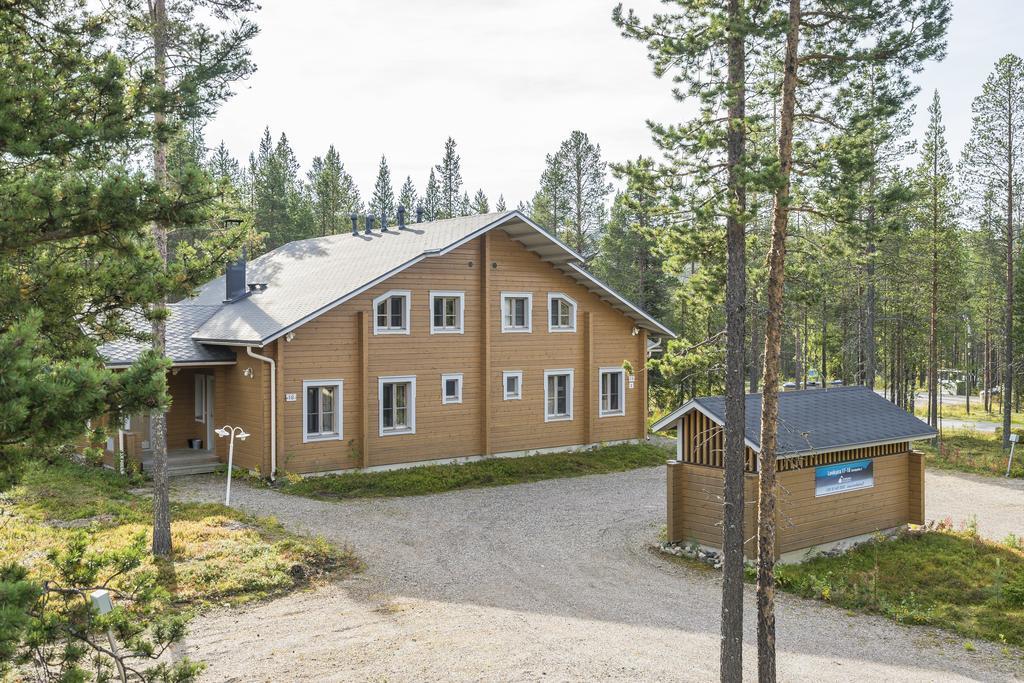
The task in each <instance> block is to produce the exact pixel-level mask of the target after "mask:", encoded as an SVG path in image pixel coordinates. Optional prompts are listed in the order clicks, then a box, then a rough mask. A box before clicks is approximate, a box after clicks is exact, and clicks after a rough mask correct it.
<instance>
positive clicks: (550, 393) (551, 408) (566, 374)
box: [544, 370, 572, 422]
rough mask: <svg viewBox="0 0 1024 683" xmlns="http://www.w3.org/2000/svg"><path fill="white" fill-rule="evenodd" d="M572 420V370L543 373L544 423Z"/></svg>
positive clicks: (546, 371)
mask: <svg viewBox="0 0 1024 683" xmlns="http://www.w3.org/2000/svg"><path fill="white" fill-rule="evenodd" d="M571 419H572V370H545V371H544V421H545V422H553V421H555V420H571Z"/></svg>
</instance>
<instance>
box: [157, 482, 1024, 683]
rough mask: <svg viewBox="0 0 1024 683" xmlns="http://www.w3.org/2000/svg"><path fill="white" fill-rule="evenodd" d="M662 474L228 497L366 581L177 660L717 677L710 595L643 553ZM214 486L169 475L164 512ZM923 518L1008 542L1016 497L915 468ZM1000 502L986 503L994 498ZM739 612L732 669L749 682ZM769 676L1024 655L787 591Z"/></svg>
mask: <svg viewBox="0 0 1024 683" xmlns="http://www.w3.org/2000/svg"><path fill="white" fill-rule="evenodd" d="M664 476H665V475H664V470H663V468H651V469H643V470H635V471H632V472H626V473H621V474H612V475H601V476H590V477H581V478H577V479H562V480H553V481H545V482H538V483H534V484H523V485H517V486H507V487H501V488H491V489H478V490H470V491H462V492H456V493H448V494H441V495H435V496H422V497H413V498H397V499H380V500H360V501H347V502H342V503H329V502H319V501H313V500H309V499H305V498H298V497H293V496H287V495H284V494H280V493H277V492H275V491H270V490H265V489H254V488H251V487H248V486H246V485H244V484H240V483H236V484H235V485H234V487H233V491H232V500H233V502H234V503H235V504H236V505H239V506H241V507H243V508H245V509H246V510H249V511H251V512H255V513H258V514H263V515H273V516H275V517H277V519H279V520H280V521H281V522H282V523H283V524H285V525H286V526H287V527H289V528H292V529H295V530H297V531H304V532H309V533H316V534H321V535H323V536H325V537H326V538H327V539H329V540H331V541H332V542H335V543H343V544H349V545H351V546H353V547H354V549H355V550H356V552H357V554H358V555H359V556H360V557H361V558H362V559H363V560H364V561H365V562H366V564H367V570H366V572H365V573H363V574H362V575H359V576H357V577H354V578H352V579H348V580H345V581H341V582H338V583H336V584H333V585H330V586H327V587H322V588H319V589H317V590H314V591H306V592H300V593H297V594H293V595H291V596H288V597H285V598H282V599H279V600H275V601H273V602H269V603H266V604H261V605H254V606H250V607H246V608H243V609H236V610H217V611H214V612H211V613H209V614H206V615H204V616H201V617H199V618H198V619H197V620H195V621H194V622H193V624H192V626H191V634H190V635H189V637H188V640H187V643H186V647H185V651H186V652H187V653H188V654H189V656H192V657H195V658H198V659H201V660H203V661H205V662H207V664H208V666H209V668H208V669H207V671H206V674H205V675H204V680H209V681H243V680H244V681H284V680H318V681H433V680H453V681H539V680H544V681H569V680H580V679H597V680H620V681H626V680H628V681H639V680H659V681H708V680H714V679H716V678H717V668H718V620H719V600H720V590H721V588H720V582H719V579H718V577H717V575H716V574H715V573H713V572H710V571H701V570H698V569H691V568H689V567H684V566H680V565H678V564H674V563H671V562H669V561H668V560H666V559H665V558H663V557H662V556H660V555H659V554H656V553H654V552H652V551H651V549H650V546H651V543H652V541H653V540H654V539H655V538H656V537H657V535H658V533H659V530H660V528H661V526H662V525H663V524H664V486H665V483H664V481H665V480H664ZM222 486H223V482H222V481H221V480H219V479H215V478H212V477H192V478H187V479H180V480H178V481H177V483H176V496H177V497H179V498H188V499H199V500H216V499H217V498H218V496H221V495H223V494H222V491H223V489H222ZM927 487H928V489H927V490H928V497H927V507H928V516H929V517H930V518H943V517H946V516H951V517H953V519H954V521H956V522H960V521H962V519H961V516H962V515H963V513H964V511H965V509H970V510H971V512H972V513H973V514H975V515H976V516H977V518H978V523H979V528H980V529H981V531H982V533H989V534H991V535H993V536H994V537H997V538H1002V537H1003V536H1005V533H1004V532H1006V530H1007V529H1012V528H1013V527H1014V526H1016V527H1018V533H1019V532H1024V528H1021V527H1024V513H1022V510H1024V491H1022V490H1021V487H1016V488H1014V487H1007V486H1005V484H1004V482H999V481H996V480H994V479H991V478H982V477H970V476H967V475H956V474H950V473H940V474H935V473H932V472H929V473H928V481H927ZM992 501H996V502H995V503H992V504H990V502H992ZM753 605H754V600H753V592H752V590H751V591H750V593H749V596H748V601H747V612H746V615H745V616H746V626H747V630H746V643H747V646H746V651H745V665H746V667H747V673H748V676H749V677H750V678H751V679H753V678H754V673H755V672H754V666H753V665H754V664H755V657H756V652H755V647H754V645H755V630H754V619H753V616H754V615H753V610H754V606H753ZM778 631H779V641H778V650H779V656H778V659H779V679H780V680H785V681H794V680H805V681H849V680H858V681H887V682H891V681H940V680H941V681H962V680H1013V679H1015V678H1020V677H1022V676H1024V658H1022V657H1024V653H1021V652H1020V651H1019V650H1015V649H1014V650H1007V651H1002V650H1001V648H999V647H998V646H996V645H992V644H988V643H982V642H975V643H974V644H975V646H976V648H977V649H976V650H975V651H973V652H969V651H967V650H966V649H965V648H964V645H963V639H960V638H956V637H955V636H953V635H950V634H947V633H945V632H942V631H938V630H936V629H929V628H922V627H904V626H900V625H897V624H895V623H892V622H890V621H888V620H885V619H882V618H879V617H871V616H864V615H856V614H850V613H846V612H844V611H842V610H840V609H837V608H834V607H831V606H829V605H826V604H822V603H819V602H814V601H808V600H802V599H799V598H795V597H792V596H789V595H780V596H779V599H778Z"/></svg>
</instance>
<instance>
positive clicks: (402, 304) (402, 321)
mask: <svg viewBox="0 0 1024 683" xmlns="http://www.w3.org/2000/svg"><path fill="white" fill-rule="evenodd" d="M411 298H412V294H411V293H410V292H407V291H397V290H392V291H390V292H384V293H383V294H381V295H380V296H378V297H377V298H376V299H374V300H373V311H374V316H373V333H374V334H409V300H410V299H411Z"/></svg>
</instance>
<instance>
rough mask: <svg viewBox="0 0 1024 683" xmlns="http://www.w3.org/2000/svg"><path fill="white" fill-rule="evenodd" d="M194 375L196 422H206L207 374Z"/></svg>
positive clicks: (193, 389) (193, 410) (193, 391)
mask: <svg viewBox="0 0 1024 683" xmlns="http://www.w3.org/2000/svg"><path fill="white" fill-rule="evenodd" d="M192 377H193V380H192V381H193V387H192V412H193V414H194V417H195V420H196V422H201V423H203V424H206V375H198V374H197V375H193V376H192Z"/></svg>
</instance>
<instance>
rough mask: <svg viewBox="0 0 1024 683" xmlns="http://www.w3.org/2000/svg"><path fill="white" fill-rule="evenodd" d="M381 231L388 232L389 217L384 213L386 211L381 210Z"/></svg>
mask: <svg viewBox="0 0 1024 683" xmlns="http://www.w3.org/2000/svg"><path fill="white" fill-rule="evenodd" d="M380 231H381V232H387V231H388V215H387V214H386V213H384V209H381V211H380Z"/></svg>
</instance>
